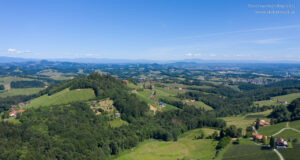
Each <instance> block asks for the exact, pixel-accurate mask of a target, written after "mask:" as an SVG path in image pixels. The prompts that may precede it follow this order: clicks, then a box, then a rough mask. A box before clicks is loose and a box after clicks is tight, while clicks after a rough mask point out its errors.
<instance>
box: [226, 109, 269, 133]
mask: <svg viewBox="0 0 300 160" xmlns="http://www.w3.org/2000/svg"><path fill="white" fill-rule="evenodd" d="M270 113H271V110H267V111H264V112H257V113H249V114H246V115H238V116H232V117H224V118H222V119H223V120H225V121H226V123H227V125H228V126H230V125H235V126H236V127H238V128H243V129H246V128H247V127H248V126H250V125H251V124H252V123H253V122H254V121H255V120H256V118H257V117H259V118H260V119H264V120H269V119H268V118H266V116H267V115H269V114H270Z"/></svg>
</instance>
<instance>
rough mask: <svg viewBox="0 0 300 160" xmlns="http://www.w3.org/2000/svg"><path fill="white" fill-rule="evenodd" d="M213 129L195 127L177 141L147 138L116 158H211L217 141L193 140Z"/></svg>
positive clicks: (207, 159)
mask: <svg viewBox="0 0 300 160" xmlns="http://www.w3.org/2000/svg"><path fill="white" fill-rule="evenodd" d="M212 131H213V130H211V129H208V130H206V131H205V130H201V129H195V130H192V131H189V132H186V133H184V134H183V135H181V136H180V137H179V138H178V141H177V142H173V141H171V142H164V141H158V140H147V141H145V142H143V143H141V144H139V145H138V146H137V147H136V148H133V149H132V150H128V151H125V152H124V153H121V154H120V156H119V157H117V158H116V159H117V160H141V159H142V160H156V159H157V160H158V159H159V160H174V159H175V160H176V159H182V158H186V159H201V160H211V159H212V158H213V157H214V155H215V147H216V144H217V141H214V140H210V139H199V140H193V138H194V137H195V136H198V135H199V134H200V133H202V132H204V133H205V132H207V133H208V132H209V133H210V132H212Z"/></svg>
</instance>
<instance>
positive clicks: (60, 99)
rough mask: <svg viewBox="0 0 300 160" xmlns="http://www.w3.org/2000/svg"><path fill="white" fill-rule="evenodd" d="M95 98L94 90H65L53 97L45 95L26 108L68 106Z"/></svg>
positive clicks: (32, 101)
mask: <svg viewBox="0 0 300 160" xmlns="http://www.w3.org/2000/svg"><path fill="white" fill-rule="evenodd" d="M94 97H95V94H94V91H93V90H92V89H76V90H69V89H65V90H62V91H60V92H58V93H55V94H53V95H51V96H48V95H43V96H41V97H38V98H36V99H33V100H31V102H30V104H28V105H26V107H39V106H50V105H59V104H68V103H71V102H76V101H87V100H89V99H92V98H94Z"/></svg>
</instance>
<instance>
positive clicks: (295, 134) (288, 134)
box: [275, 130, 300, 143]
mask: <svg viewBox="0 0 300 160" xmlns="http://www.w3.org/2000/svg"><path fill="white" fill-rule="evenodd" d="M275 138H283V139H285V140H288V139H289V138H291V140H293V139H295V138H297V139H298V140H300V133H298V132H295V131H293V130H285V131H283V132H281V133H280V134H278V135H276V136H275ZM298 143H300V142H299V141H298Z"/></svg>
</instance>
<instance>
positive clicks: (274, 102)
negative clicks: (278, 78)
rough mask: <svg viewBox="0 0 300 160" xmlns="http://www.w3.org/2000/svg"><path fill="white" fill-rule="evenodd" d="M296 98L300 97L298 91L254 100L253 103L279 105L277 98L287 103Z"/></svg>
mask: <svg viewBox="0 0 300 160" xmlns="http://www.w3.org/2000/svg"><path fill="white" fill-rule="evenodd" d="M297 98H300V93H292V94H287V95H283V96H276V97H272V98H271V99H270V100H265V101H256V102H254V104H258V105H259V106H264V105H266V106H270V105H280V104H278V103H277V100H278V101H287V102H288V104H289V103H291V102H292V101H293V100H295V99H297Z"/></svg>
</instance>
